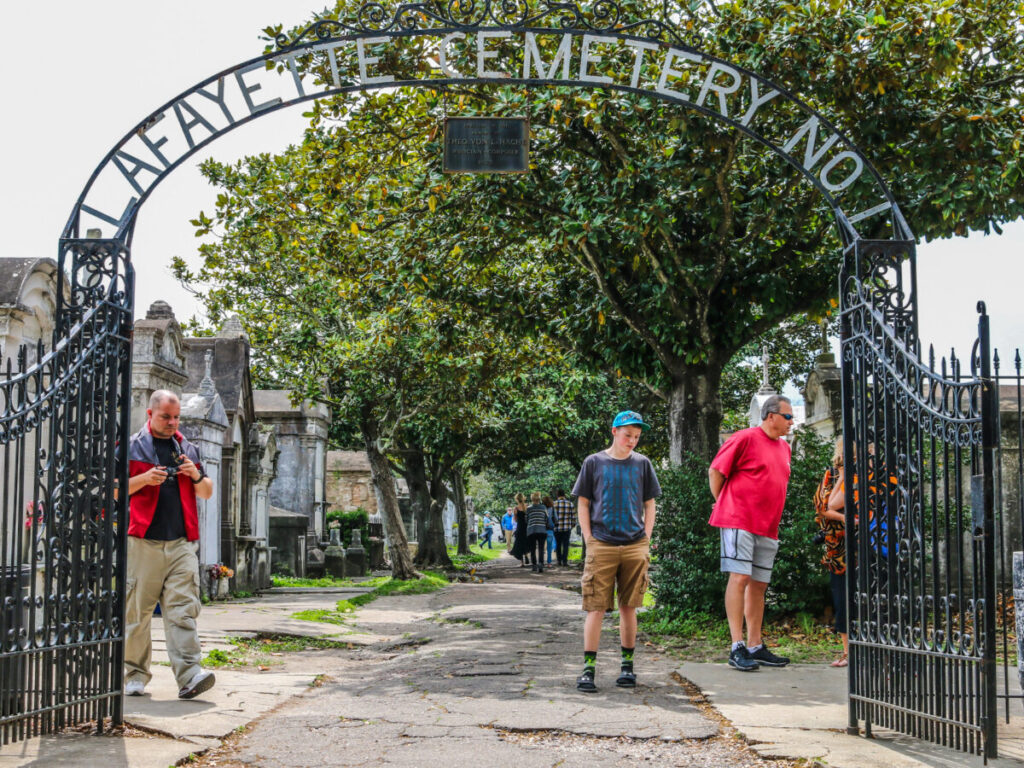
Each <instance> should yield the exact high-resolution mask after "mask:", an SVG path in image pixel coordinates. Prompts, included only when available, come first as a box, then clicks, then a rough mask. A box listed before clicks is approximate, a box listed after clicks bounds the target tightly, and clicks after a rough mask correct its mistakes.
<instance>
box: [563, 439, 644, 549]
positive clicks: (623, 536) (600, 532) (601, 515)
mask: <svg viewBox="0 0 1024 768" xmlns="http://www.w3.org/2000/svg"><path fill="white" fill-rule="evenodd" d="M572 494H573V496H578V497H582V498H584V499H589V500H590V532H591V534H592V535H593V536H594V538H595V539H597V540H598V541H603V542H606V543H608V544H630V543H631V542H634V541H638V540H639V539H642V538H643V537H644V534H645V531H644V503H645V502H647V501H649V500H650V499H656V498H658V497H659V496H661V486H660V485H659V484H658V476H657V475H656V474H655V473H654V466H653V465H652V464H651V460H650V459H648V458H647V457H646V456H643V455H641V454H639V453H636V452H635V451H634V452H633V453H631V454H629V456H628V457H627V458H625V459H613V458H612V457H611V456H609V455H608V454H607V453H606V452H604V451H601V452H600V453H594V454H591V455H590V456H587V458H586V460H585V461H584V462H583V467H582V468H581V469H580V475H579V477H578V478H576V485H574V486H573V488H572Z"/></svg>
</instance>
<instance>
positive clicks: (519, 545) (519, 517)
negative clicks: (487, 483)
mask: <svg viewBox="0 0 1024 768" xmlns="http://www.w3.org/2000/svg"><path fill="white" fill-rule="evenodd" d="M515 502H516V506H515V510H514V511H513V514H515V516H516V530H515V534H514V535H515V543H514V544H513V545H512V557H514V558H516V559H517V560H522V563H521V564H520V567H521V568H525V567H526V566H527V565H529V564H530V549H529V546H530V542H529V539H528V537H527V535H526V497H525V496H523V494H521V493H517V494H516V495H515Z"/></svg>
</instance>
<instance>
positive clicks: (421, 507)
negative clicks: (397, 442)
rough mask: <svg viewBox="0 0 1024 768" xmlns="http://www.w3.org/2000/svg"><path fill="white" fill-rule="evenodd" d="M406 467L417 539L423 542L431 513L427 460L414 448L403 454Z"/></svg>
mask: <svg viewBox="0 0 1024 768" xmlns="http://www.w3.org/2000/svg"><path fill="white" fill-rule="evenodd" d="M402 459H403V461H402V463H403V464H404V466H405V482H406V483H408V485H409V504H410V506H411V507H412V519H413V524H414V525H415V527H416V530H415V531H414V534H415V539H416V541H418V542H422V541H423V535H424V532H425V531H426V529H427V515H428V514H429V513H430V488H429V485H428V480H427V460H426V457H425V456H424V455H423V451H421V450H419V449H418V448H412V449H410V450H407V451H403V452H402Z"/></svg>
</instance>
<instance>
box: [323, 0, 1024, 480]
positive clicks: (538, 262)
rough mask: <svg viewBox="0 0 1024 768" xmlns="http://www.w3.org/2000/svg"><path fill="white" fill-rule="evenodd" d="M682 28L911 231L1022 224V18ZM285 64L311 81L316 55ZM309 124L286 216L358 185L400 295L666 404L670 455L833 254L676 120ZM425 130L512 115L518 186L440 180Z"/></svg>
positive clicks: (609, 100)
mask: <svg viewBox="0 0 1024 768" xmlns="http://www.w3.org/2000/svg"><path fill="white" fill-rule="evenodd" d="M629 8H630V9H631V10H632V11H633V12H635V13H636V14H638V15H644V14H654V13H656V9H655V8H654V7H653V4H651V5H650V6H648V4H645V3H642V2H638V3H633V4H630V6H629ZM351 9H352V6H351V5H349V4H347V3H342V4H339V6H338V7H336V8H335V9H334V11H333V12H332V13H333V14H334V15H341V16H344V15H345V14H346V13H351ZM680 13H681V17H680V18H681V20H682V24H683V26H684V27H685V28H686V29H687V34H689V35H690V36H691V37H692V39H693V41H694V44H695V45H696V46H697V47H699V48H701V49H702V50H705V51H707V52H709V53H712V54H715V55H718V56H720V57H722V58H724V59H726V60H728V61H731V62H735V63H737V64H739V65H742V66H745V67H747V68H749V69H751V70H754V71H757V72H759V73H760V74H762V75H764V76H766V77H768V78H770V79H771V80H773V81H775V82H777V83H779V84H781V85H783V86H785V87H787V88H789V89H790V90H792V91H794V92H795V93H797V94H798V95H799V96H800V97H801V98H803V99H804V100H805V101H807V102H808V103H810V104H811V105H812V106H813V107H815V108H816V109H818V110H819V111H820V112H822V113H823V114H825V115H826V116H827V117H828V118H830V119H831V120H833V121H834V122H835V123H836V124H838V126H839V127H840V129H841V130H842V131H843V132H844V133H845V134H846V135H847V136H849V137H851V138H852V139H853V140H854V141H855V142H856V143H857V144H858V145H859V146H860V147H861V148H862V149H863V150H864V151H865V153H866V154H867V155H868V156H869V157H872V158H873V159H874V161H875V164H876V165H877V167H878V168H879V169H880V170H881V172H882V174H883V175H884V176H885V177H886V179H887V181H888V182H889V184H890V185H891V187H892V189H893V190H894V192H895V195H896V197H897V199H898V200H899V202H900V204H901V207H902V210H903V212H904V214H905V216H906V218H907V220H908V221H909V222H910V223H911V225H912V228H913V229H914V231H915V232H916V233H917V234H918V236H921V237H924V238H936V237H948V236H952V235H963V234H966V233H967V232H968V231H970V230H979V229H985V230H987V229H991V228H993V227H995V228H998V225H999V224H1000V223H1001V222H1005V221H1007V220H1011V219H1015V218H1017V217H1018V216H1020V215H1021V213H1022V212H1024V195H1022V194H1021V193H1022V192H1024V174H1022V173H1021V159H1020V153H1019V143H1020V140H1021V137H1022V135H1024V123H1022V121H1021V115H1020V108H1019V104H1020V102H1019V98H1020V92H1021V87H1020V86H1021V82H1022V77H1024V52H1022V51H1024V46H1022V45H1021V30H1022V28H1024V24H1022V6H1021V4H1020V3H1000V4H996V3H992V2H990V0H950V1H949V2H944V3H938V4H922V3H915V2H905V1H903V0H881V1H879V2H846V1H845V0H831V1H828V0H802V1H800V2H793V3H788V4H782V3H776V2H773V1H771V0H744V1H743V2H735V3H704V4H688V5H684V7H683V8H682V9H681V11H680ZM556 42H557V40H554V41H547V42H546V43H545V42H543V41H542V43H541V45H542V46H543V45H551V46H553V45H554V44H555V43H556ZM510 44H511V43H510ZM541 52H542V55H543V56H545V58H546V60H551V59H552V57H553V54H554V51H553V50H547V49H544V50H542V51H541ZM425 53H426V52H425V50H424V44H423V43H422V42H417V41H416V40H409V41H408V42H407V44H405V45H404V46H403V45H398V44H394V45H390V46H388V48H387V51H386V52H382V54H381V55H386V56H387V57H388V61H387V64H388V67H389V71H392V72H396V73H402V72H403V71H405V70H407V71H408V74H409V76H410V77H415V76H417V75H418V73H420V72H421V70H422V68H423V67H425V66H428V64H427V62H428V61H429V57H428V56H426V55H425ZM459 55H460V54H459V53H458V50H455V52H454V53H453V54H452V56H453V60H454V61H455V64H456V65H457V66H463V65H464V64H466V62H463V61H461V60H459V59H458V56H459ZM461 55H463V56H465V57H469V56H471V55H472V51H470V50H468V49H466V50H464V51H463V53H462V54H461ZM631 57H632V53H631V52H628V51H626V50H625V49H620V50H619V52H618V53H610V54H608V55H606V56H605V57H604V60H603V61H602V62H601V64H600V65H599V66H597V68H596V69H595V72H597V73H600V72H603V71H604V70H603V69H602V67H606V68H608V70H609V71H611V70H614V71H622V70H623V67H627V66H628V65H630V64H631V63H632V58H631ZM627 59H628V60H627ZM307 64H308V65H309V66H312V67H314V68H317V67H319V68H320V71H321V72H322V73H323V76H324V77H325V78H326V77H327V76H328V74H327V68H328V64H327V62H326V61H316V60H307ZM313 114H314V124H315V126H317V129H318V131H319V136H318V142H319V145H320V148H321V151H322V153H323V159H324V161H325V162H324V164H323V166H322V167H321V169H320V171H322V172H321V173H320V178H321V179H322V187H321V188H320V189H319V190H318V191H313V193H312V196H311V197H310V198H307V199H306V201H305V203H306V204H309V205H316V204H317V194H318V193H319V194H320V195H321V197H322V196H323V195H324V194H326V193H325V192H324V190H330V189H333V188H334V187H335V186H336V185H338V184H343V183H344V181H343V180H344V179H353V178H358V179H359V182H360V190H359V194H360V195H361V199H362V201H363V202H364V203H365V205H366V208H365V211H364V213H363V214H361V215H360V216H359V226H369V227H387V228H390V229H392V230H393V231H396V232H397V231H398V230H401V231H403V232H404V233H405V234H404V235H402V237H400V238H398V239H399V240H401V241H402V242H405V243H407V244H408V243H415V251H416V253H415V255H414V257H412V258H410V253H409V252H408V251H403V250H399V251H396V252H395V253H394V254H392V256H393V257H394V262H393V263H394V271H395V274H396V275H398V276H400V280H402V281H408V280H410V279H415V278H416V277H426V279H427V281H428V283H429V286H430V288H431V290H432V291H435V294H434V295H435V298H439V297H442V296H443V297H444V298H445V300H447V301H453V302H461V303H463V304H465V305H467V306H472V307H476V308H478V309H480V310H482V311H485V312H491V313H495V312H500V313H502V317H503V319H504V320H505V321H506V323H507V324H508V325H509V326H514V327H517V328H519V329H522V330H523V331H527V330H529V331H536V330H542V331H543V332H544V333H545V334H547V335H548V336H550V337H551V338H553V339H555V340H556V341H557V343H559V344H560V345H562V346H563V347H565V348H567V349H572V350H573V351H574V352H575V353H576V354H577V355H578V356H580V357H581V358H584V359H587V360H589V361H590V362H591V363H592V364H593V365H595V366H599V367H603V368H606V369H610V370H615V371H618V372H619V373H621V374H622V375H623V376H626V377H629V378H631V379H634V380H636V381H638V382H642V383H643V384H644V385H645V386H646V387H648V389H649V390H650V391H651V392H652V393H655V394H656V395H657V396H658V397H659V398H661V399H662V400H663V401H664V402H665V403H666V408H667V419H668V425H669V456H670V458H671V460H672V461H673V462H678V461H679V460H680V459H681V456H682V453H683V451H684V450H685V449H689V450H693V451H695V452H697V453H699V454H702V455H707V454H709V453H711V452H713V450H714V448H715V447H716V446H717V441H718V437H717V436H718V430H719V425H720V423H721V420H722V410H723V409H722V402H721V398H720V395H719V391H720V387H721V383H722V375H723V369H724V368H725V366H726V365H727V364H728V363H729V361H730V360H732V359H733V358H734V357H735V355H737V353H741V352H742V350H744V349H745V347H747V345H749V344H751V343H752V342H756V341H757V340H758V339H759V338H760V337H762V336H763V334H765V333H766V332H767V331H769V330H770V329H772V328H773V327H775V326H777V325H778V324H779V323H780V322H782V321H783V320H785V319H786V318H789V317H792V316H794V315H796V314H799V313H811V314H822V313H823V312H824V311H825V310H826V309H827V308H828V306H829V302H830V300H833V301H834V299H835V296H836V293H837V287H836V286H837V281H836V277H837V274H838V269H839V262H840V252H841V244H840V242H839V240H838V237H837V236H836V228H835V222H834V221H833V219H832V215H831V211H830V210H829V209H828V208H827V207H826V206H824V205H823V202H822V200H821V199H820V197H819V196H818V193H817V191H816V190H815V189H814V188H812V187H811V186H810V185H808V184H807V183H806V181H805V180H804V178H803V177H802V176H801V175H800V174H798V173H797V172H796V171H795V170H793V169H792V168H791V167H789V166H788V165H785V164H783V163H780V162H779V161H778V159H777V158H776V157H775V156H774V155H771V154H770V153H768V152H767V151H766V150H765V149H764V148H763V147H762V146H760V145H759V144H756V143H755V142H753V141H751V140H748V139H745V138H744V137H743V136H742V135H741V134H739V133H737V132H734V131H731V130H728V129H727V128H725V127H723V125H722V124H720V123H717V122H715V121H713V120H712V119H710V118H707V117H705V116H702V115H700V114H697V113H693V112H688V111H687V110H686V109H685V108H684V107H682V106H680V105H675V104H669V103H666V102H662V101H658V100H655V99H652V98H648V97H638V96H636V95H633V94H627V93H622V92H618V91H611V90H602V89H601V88H600V86H595V87H594V88H593V89H591V90H588V91H582V90H573V89H567V88H548V89H541V88H537V89H526V88H520V87H512V86H508V87H501V86H493V85H489V86H480V87H470V86H460V87H457V88H448V89H447V90H446V91H444V92H438V91H430V90H426V89H409V90H405V91H399V90H396V91H390V92H378V93H373V94H366V95H363V96H361V97H359V98H346V99H335V100H332V101H325V102H322V103H320V104H319V105H318V107H317V108H316V109H315V110H314V113H313ZM445 114H491V115H524V114H526V115H529V116H530V118H531V126H532V141H533V144H532V158H531V167H532V172H531V173H529V174H526V175H523V176H518V177H511V178H510V177H484V176H465V177H458V178H453V177H450V176H444V175H443V174H442V173H441V171H440V161H439V158H440V154H441V153H440V140H439V133H438V130H437V125H438V121H439V120H440V119H441V118H442V117H443V116H444V115H445ZM399 166H400V167H401V168H402V172H401V174H400V175H399V176H395V175H394V174H393V172H394V168H396V167H399ZM858 194H859V193H857V192H854V193H852V194H851V195H849V196H848V197H847V198H846V199H844V204H845V205H846V206H847V207H848V208H849V209H850V210H862V209H865V208H868V207H870V206H872V205H874V204H875V203H877V200H876V199H866V198H865V199H857V195H858ZM862 226H868V227H869V228H870V226H871V224H870V222H869V223H867V224H865V225H862ZM882 226H884V225H883V224H879V227H882ZM866 234H867V235H869V236H870V235H872V234H882V230H881V229H879V230H878V231H877V232H872V231H867V232H866ZM399 284H400V283H399Z"/></svg>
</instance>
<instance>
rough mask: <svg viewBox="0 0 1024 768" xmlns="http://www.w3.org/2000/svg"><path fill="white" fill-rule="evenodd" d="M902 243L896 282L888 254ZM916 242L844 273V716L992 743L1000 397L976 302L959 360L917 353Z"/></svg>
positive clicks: (971, 743) (941, 738)
mask: <svg viewBox="0 0 1024 768" xmlns="http://www.w3.org/2000/svg"><path fill="white" fill-rule="evenodd" d="M906 256H909V258H910V267H911V268H910V272H909V275H910V278H909V285H907V284H905V283H904V280H903V271H902V268H901V262H902V261H903V260H904V257H906ZM913 266H914V265H913V244H912V243H910V242H908V243H905V244H903V245H900V244H899V243H893V242H885V243H879V242H876V243H872V242H861V243H858V244H856V245H855V246H853V247H851V248H850V249H849V250H848V252H847V254H846V259H845V265H844V274H843V277H842V290H841V293H842V302H843V310H842V349H843V417H844V423H845V429H844V439H845V453H846V457H847V458H846V466H847V470H846V471H847V486H846V493H847V506H846V509H847V530H848V531H852V532H854V533H853V535H851V536H849V537H848V543H847V547H848V562H849V563H851V565H852V567H851V568H850V571H849V580H848V585H849V606H850V669H849V672H850V726H851V729H857V728H858V727H859V725H860V724H861V723H863V727H864V730H865V732H866V733H867V734H868V735H870V734H871V729H872V727H874V726H878V727H884V728H890V729H894V730H898V731H901V732H904V733H907V734H910V735H912V736H916V737H919V738H922V739H926V740H928V741H933V742H937V743H940V744H944V745H947V746H951V747H953V748H955V749H960V750H964V751H967V752H973V753H977V754H982V755H984V756H985V757H994V756H995V755H996V695H997V694H996V647H997V642H996V613H997V611H996V580H995V546H994V544H995V537H994V534H995V530H994V514H993V511H994V492H995V489H994V476H995V449H996V446H997V442H998V433H999V423H998V403H997V399H996V388H995V386H994V382H993V378H992V373H991V370H990V364H989V361H990V355H989V331H988V317H987V315H986V314H985V308H984V305H983V304H979V305H978V310H979V313H980V319H979V324H978V341H977V342H976V344H975V347H974V350H972V353H971V357H970V359H969V360H968V362H967V364H966V370H964V364H963V362H962V361H961V360H960V359H957V358H956V356H955V355H953V354H951V355H950V357H949V358H944V359H942V360H941V361H938V362H937V361H936V359H935V355H934V353H933V352H929V355H928V359H927V361H925V360H923V359H922V355H921V347H920V343H919V340H918V336H917V317H916V295H915V285H914V282H915V272H914V268H913Z"/></svg>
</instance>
